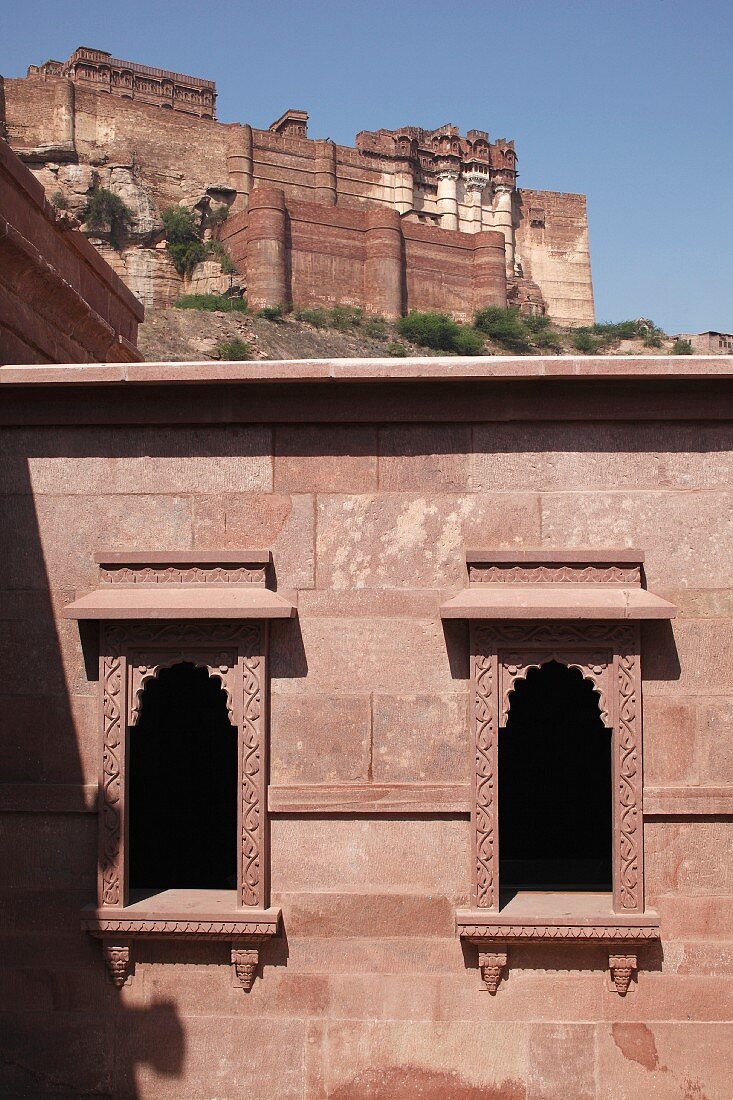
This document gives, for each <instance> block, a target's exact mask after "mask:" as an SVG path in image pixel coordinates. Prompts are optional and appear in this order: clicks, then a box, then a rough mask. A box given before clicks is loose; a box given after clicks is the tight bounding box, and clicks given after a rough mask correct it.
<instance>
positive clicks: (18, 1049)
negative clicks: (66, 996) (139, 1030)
mask: <svg viewBox="0 0 733 1100" xmlns="http://www.w3.org/2000/svg"><path fill="white" fill-rule="evenodd" d="M114 1030H115V1024H114V1018H113V1017H112V1015H111V1014H107V1015H103V1014H101V1013H99V1012H96V1013H95V1012H28V1013H15V1012H9V1011H5V1012H2V1013H0V1034H2V1037H3V1040H2V1046H3V1058H2V1061H1V1063H0V1093H2V1094H4V1095H5V1096H7V1097H18V1098H20V1097H34V1096H38V1095H39V1094H40V1095H44V1094H46V1095H52V1094H53V1093H54V1092H56V1094H57V1095H63V1093H60V1092H59V1090H60V1089H63V1090H64V1091H66V1093H67V1095H69V1094H71V1095H72V1096H83V1095H92V1096H93V1095H95V1094H96V1095H102V1096H103V1095H104V1094H105V1093H107V1094H109V1092H110V1091H111V1089H112V1082H113V1080H114V1069H115V1067H114V1063H115V1043H114ZM39 1052H42V1055H40V1053H39Z"/></svg>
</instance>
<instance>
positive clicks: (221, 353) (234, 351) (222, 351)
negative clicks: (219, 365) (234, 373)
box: [214, 340, 252, 362]
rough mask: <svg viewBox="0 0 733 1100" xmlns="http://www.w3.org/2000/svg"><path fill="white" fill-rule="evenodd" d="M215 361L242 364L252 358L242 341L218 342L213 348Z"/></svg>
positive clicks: (250, 350) (249, 349)
mask: <svg viewBox="0 0 733 1100" xmlns="http://www.w3.org/2000/svg"><path fill="white" fill-rule="evenodd" d="M214 354H215V355H216V357H217V359H227V360H232V361H234V362H242V361H243V360H246V359H251V358H252V349H251V348H250V346H249V344H247V343H245V341H244V340H220V341H219V343H218V344H217V345H216V347H215V348H214Z"/></svg>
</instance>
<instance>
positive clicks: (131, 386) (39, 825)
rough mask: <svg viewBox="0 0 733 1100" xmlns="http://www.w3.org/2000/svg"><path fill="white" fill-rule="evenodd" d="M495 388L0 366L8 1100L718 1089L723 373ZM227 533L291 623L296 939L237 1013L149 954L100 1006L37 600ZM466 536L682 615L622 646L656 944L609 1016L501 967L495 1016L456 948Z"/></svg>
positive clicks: (731, 882)
mask: <svg viewBox="0 0 733 1100" xmlns="http://www.w3.org/2000/svg"><path fill="white" fill-rule="evenodd" d="M494 363H495V365H494V366H493V367H492V366H488V367H486V372H489V373H486V376H485V377H483V378H481V377H473V378H471V379H470V380H469V381H462V380H461V379H460V378H458V377H457V376H456V374H455V364H454V363H449V362H446V361H443V360H439V359H427V360H425V361H423V362H422V364H420V365H419V367H416V366H415V365H414V364H412V363H411V362H410V361H401V362H400V363H397V364H396V363H395V362H394V361H392V362H391V363H389V362H382V363H376V364H374V363H372V364H369V363H365V362H362V363H359V364H344V363H338V362H334V363H326V364H320V365H318V364H315V365H314V364H312V363H310V364H303V363H300V364H299V363H284V364H279V365H278V364H272V365H265V366H263V365H260V364H197V365H193V366H191V367H185V366H182V365H180V364H176V365H170V364H169V365H163V366H161V365H158V366H156V365H154V364H140V365H139V366H135V365H131V366H129V367H127V368H125V370H124V373H123V372H122V371H121V370H120V369H119V368H109V369H108V371H107V373H106V374H102V375H100V374H99V373H98V371H99V368H94V371H95V372H97V373H91V372H90V371H89V370H88V369H85V368H70V369H66V370H63V369H62V368H58V369H57V372H56V374H54V373H53V368H50V371H51V373H48V374H47V375H45V376H44V377H45V381H44V384H38V383H34V382H33V381H32V378H29V376H28V372H26V373H25V374H24V373H23V371H18V370H10V369H6V373H5V374H4V375H3V373H2V372H0V384H1V385H2V392H3V400H2V402H0V418H1V420H2V425H3V435H2V441H1V446H2V452H1V453H2V461H1V462H0V506H1V507H2V522H0V544H1V545H0V556H1V557H2V560H3V562H4V563H5V568H4V571H3V578H2V587H3V591H2V596H1V599H2V603H1V606H2V615H3V619H4V641H3V647H2V650H0V659H1V662H2V663H1V664H0V677H1V679H0V696H1V697H0V708H1V712H2V725H3V735H2V740H1V742H0V748H1V749H2V783H0V810H1V811H2V813H1V816H0V822H1V823H2V828H1V829H0V845H1V846H2V847H1V849H0V867H2V868H3V871H2V876H3V880H2V884H1V886H0V903H1V904H0V909H1V910H2V913H3V918H2V923H1V926H0V942H1V944H2V950H0V987H1V988H2V1012H1V1013H0V1035H2V1042H1V1044H0V1046H1V1047H2V1052H3V1056H2V1059H0V1094H2V1095H5V1096H13V1097H14V1098H17V1100H21V1098H23V1097H31V1096H32V1097H34V1098H38V1097H39V1096H43V1095H49V1096H51V1095H59V1094H63V1093H64V1092H65V1093H66V1094H67V1095H75V1096H81V1095H94V1096H100V1097H101V1096H105V1097H106V1096H109V1097H111V1096H115V1097H117V1096H125V1097H138V1098H140V1100H143V1098H151V1100H152V1098H155V1100H167V1098H168V1097H170V1098H175V1100H201V1098H202V1097H209V1096H213V1095H216V1096H217V1097H220V1098H222V1100H235V1098H239V1097H241V1096H242V1095H247V1096H249V1097H252V1098H253V1100H256V1098H266V1100H271V1098H272V1097H275V1096H276V1097H278V1100H289V1098H291V1097H292V1098H293V1100H295V1098H298V1100H303V1098H304V1097H305V1098H306V1100H311V1098H319V1100H320V1098H324V1097H329V1098H331V1100H346V1098H347V1097H348V1100H373V1098H375V1097H377V1096H380V1097H381V1096H388V1097H392V1098H397V1100H402V1098H407V1097H415V1096H421V1097H425V1098H426V1100H438V1098H440V1100H458V1098H459V1097H460V1098H461V1100H466V1098H471V1097H476V1098H478V1097H487V1096H493V1097H502V1098H507V1100H508V1098H511V1100H530V1098H532V1100H536V1098H542V1100H553V1098H558V1097H562V1098H566V1097H573V1098H577V1100H581V1098H583V1100H610V1098H611V1097H614V1098H616V1097H620V1096H624V1097H658V1098H659V1100H673V1098H680V1100H682V1098H683V1097H687V1098H693V1097H695V1098H698V1097H705V1098H706V1100H727V1098H728V1097H729V1096H730V1092H731V1069H730V1058H729V1050H730V1044H731V1037H732V1036H733V936H732V932H731V930H732V929H733V879H732V877H731V874H732V870H733V861H732V860H731V821H732V819H733V754H732V753H731V745H732V744H733V742H732V740H731V715H732V714H733V682H732V679H731V666H730V661H729V660H728V656H729V653H730V649H731V645H732V644H733V619H732V618H731V579H730V569H729V562H730V550H731V547H730V530H729V526H727V525H726V522H725V521H726V518H727V517H728V516H729V514H730V503H731V502H730V483H731V459H732V453H731V452H732V450H733V448H732V447H731V433H730V422H729V419H727V418H728V417H729V414H730V408H729V400H730V371H731V368H732V367H733V363H731V361H725V360H721V359H720V358H717V359H715V360H714V361H712V362H711V361H706V360H687V361H685V362H684V363H682V364H680V363H673V364H670V363H669V362H668V361H664V362H660V364H659V366H658V367H655V368H654V370H653V371H652V370H651V368H650V366H649V362H648V361H643V362H639V363H635V362H634V361H630V360H619V359H613V360H604V359H602V358H598V359H594V360H593V362H592V363H590V362H589V361H587V360H582V359H578V360H575V361H570V362H568V363H567V364H566V363H558V362H557V361H549V360H548V361H543V360H528V359H524V360H515V361H510V362H508V363H506V364H502V363H500V362H499V361H498V360H497V361H494ZM491 370H493V371H494V372H495V373H494V374H493V375H492V374H491V373H490V371H491ZM550 370H552V371H553V373H554V377H548V376H547V375H548V373H549V371H550ZM319 371H320V374H319ZM451 371H453V373H451ZM416 374H420V375H422V377H417V378H416V377H415V375H416ZM380 375H381V376H382V377H381V378H380ZM390 375H391V376H390ZM339 376H341V377H342V380H341V381H339ZM268 377H269V379H270V381H269V382H268ZM4 378H6V379H7V381H8V383H9V384H3V379H4ZM359 379H361V380H359ZM253 543H256V544H260V545H265V546H270V547H272V550H273V555H274V568H275V573H276V577H277V586H278V592H281V593H286V594H289V595H291V597H292V599H294V600H295V602H297V607H298V618H297V620H292V621H284V622H279V623H273V625H272V633H271V675H272V679H271V692H272V694H271V708H270V711H271V714H270V729H271V767H270V784H271V796H272V797H273V798H274V797H275V796H277V798H278V799H279V801H278V802H275V803H274V804H275V805H277V806H279V809H278V810H277V812H274V813H273V814H272V821H271V827H272V838H271V839H272V855H271V862H272V889H273V898H274V899H275V900H276V901H277V902H278V903H279V904H281V905H282V907H283V914H284V927H285V931H286V942H285V943H284V944H283V945H282V946H281V948H280V949H279V950H278V951H274V952H273V953H271V954H270V955H268V956H267V958H266V961H265V964H264V966H263V970H262V974H261V976H260V977H258V979H257V981H256V983H255V985H254V988H253V989H252V991H251V993H249V994H245V993H243V991H242V990H241V989H240V988H235V987H234V986H233V984H232V979H231V975H230V967H229V960H228V953H227V952H226V951H224V950H223V949H222V948H221V947H219V946H217V945H216V944H213V945H212V944H206V943H204V944H200V943H191V942H188V943H187V942H185V941H178V942H167V943H157V942H155V941H150V942H148V943H146V944H141V946H140V948H139V951H138V956H137V962H136V969H135V973H134V975H133V977H132V979H131V981H130V982H129V984H128V985H125V986H124V987H123V988H122V990H120V991H119V992H118V991H116V990H115V988H114V987H113V986H112V985H111V984H110V983H109V981H108V980H106V978H105V975H104V968H103V964H102V960H101V954H100V948H99V944H98V943H97V942H95V941H93V940H92V939H91V938H89V937H87V936H85V935H84V934H82V933H81V931H80V928H79V910H80V906H81V905H82V904H84V903H86V902H88V901H90V900H91V899H92V898H93V896H94V889H95V875H96V867H97V850H96V832H97V821H96V812H95V804H96V803H95V799H96V792H97V782H98V768H99V759H98V752H99V722H100V716H99V701H98V690H99V684H98V682H97V680H96V678H95V677H96V675H97V672H96V666H95V664H94V661H93V660H91V661H90V662H88V663H87V664H85V661H84V652H85V651H84V648H83V645H82V643H83V642H84V638H80V634H79V631H78V629H77V626H76V624H75V623H73V622H70V621H69V620H66V619H62V618H61V617H60V609H61V607H62V606H63V605H65V604H67V603H69V602H70V601H71V600H72V599H73V598H74V597H75V596H78V595H80V594H82V593H83V592H85V591H87V590H89V589H90V588H93V587H94V586H95V585H96V584H97V566H96V565H95V562H94V560H93V554H94V552H95V551H97V550H102V549H105V550H108V549H111V548H117V549H124V550H129V551H135V550H136V551H141V552H142V551H150V550H151V549H155V550H160V549H161V548H163V549H167V548H170V549H176V548H178V549H181V550H190V548H192V547H194V548H196V549H200V550H212V549H217V548H229V549H236V548H241V547H243V546H248V545H252V544H253ZM465 545H474V546H477V545H478V546H484V547H487V548H490V547H505V548H507V547H510V548H514V549H517V548H520V549H521V548H522V547H535V546H543V547H568V548H572V547H579V546H582V547H587V546H591V547H599V548H601V547H603V548H605V547H608V546H609V545H614V546H641V547H642V548H644V549H645V551H646V562H645V570H646V577H647V582H648V585H649V587H650V589H653V590H654V591H656V592H658V593H660V594H661V595H663V596H665V597H667V598H669V599H670V600H672V601H674V602H675V603H676V604H677V606H678V608H679V615H678V618H677V619H675V620H674V621H673V622H672V623H671V625H670V624H667V623H650V624H645V625H644V627H643V653H642V657H643V665H642V671H643V714H644V751H645V773H644V787H645V801H644V835H645V846H646V872H645V874H646V886H647V895H648V904H649V905H651V906H653V907H654V908H655V909H657V910H658V912H659V914H660V916H661V922H662V943H661V950H660V951H658V952H653V951H652V952H651V953H650V954H649V955H648V956H647V957H645V959H644V961H643V963H641V965H640V972H639V975H638V982H634V983H633V984H632V987H631V989H630V991H629V993H628V994H627V995H626V997H624V998H622V997H619V996H618V994H617V993H616V992H615V991H614V990H613V989H612V988H611V987H610V986H609V984H608V976H607V973H606V971H605V965H606V964H605V961H604V958H603V957H602V954H603V953H602V952H601V951H599V950H596V949H594V948H583V949H580V948H578V949H575V948H574V947H572V946H568V945H566V944H563V945H560V946H558V947H555V948H553V947H552V946H551V945H547V944H544V945H531V946H530V945H528V946H527V947H526V948H524V949H522V948H517V949H516V951H517V953H518V955H519V956H520V957H521V961H519V962H517V964H516V965H512V967H511V969H510V973H509V975H508V977H507V978H506V979H505V981H503V983H502V987H501V989H500V990H499V992H498V993H497V995H496V996H495V997H492V996H491V995H490V994H489V993H487V992H486V991H485V990H482V989H481V983H480V981H479V978H478V975H477V970H476V959H475V956H471V955H470V953H466V954H465V955H464V953H463V952H462V950H461V945H460V943H459V941H458V939H457V937H456V930H455V917H454V912H455V907H456V905H458V904H465V902H466V899H467V894H468V890H469V883H470V870H469V865H470V859H469V849H470V836H469V816H468V804H467V802H460V801H459V803H458V804H450V805H448V806H446V803H445V801H444V796H445V791H446V789H450V790H451V791H453V792H455V790H456V787H457V785H458V786H460V785H461V784H463V785H465V784H467V782H468V776H469V768H470V763H471V762H470V759H469V732H468V707H469V681H468V664H467V658H466V654H467V644H468V642H467V634H466V630H465V626H464V625H463V624H460V623H456V624H450V623H447V624H445V626H443V625H442V624H441V622H440V619H439V617H438V606H439V603H440V602H441V599H443V598H445V596H446V595H450V594H452V593H453V592H455V591H456V590H457V589H459V588H461V587H462V585H463V584H464V583H465V563H464V560H463V552H464V546H465ZM314 785H315V786H314ZM398 797H399V799H401V801H397V802H395V801H394V800H395V799H396V798H398ZM410 800H413V801H414V802H416V804H417V805H419V807H420V809H419V810H418V811H415V810H414V809H411V808H410V805H409V803H410ZM365 806H366V807H367V809H368V812H367V813H364V812H360V809H361V810H363V809H364V807H365Z"/></svg>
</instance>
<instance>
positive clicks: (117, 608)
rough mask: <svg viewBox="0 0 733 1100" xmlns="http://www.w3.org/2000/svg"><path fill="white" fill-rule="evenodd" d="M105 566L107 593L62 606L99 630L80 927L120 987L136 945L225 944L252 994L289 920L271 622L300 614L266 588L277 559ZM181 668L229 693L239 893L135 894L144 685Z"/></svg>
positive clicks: (246, 556)
mask: <svg viewBox="0 0 733 1100" xmlns="http://www.w3.org/2000/svg"><path fill="white" fill-rule="evenodd" d="M100 557H101V562H100V564H101V572H102V581H103V583H102V585H101V586H100V588H99V589H97V590H96V591H95V592H92V593H90V594H88V595H86V596H83V597H81V598H80V599H79V600H77V601H76V602H75V603H73V604H71V605H69V606H68V607H67V608H65V614H66V615H67V617H74V618H80V619H96V620H99V621H100V636H99V654H100V656H99V670H100V673H99V674H100V687H101V692H100V696H101V698H100V726H101V754H100V789H99V860H98V888H97V904H96V906H91V907H89V908H88V909H86V910H85V911H84V913H83V917H82V927H83V928H84V929H86V930H87V931H88V932H90V933H91V934H92V935H94V936H97V937H99V938H101V939H102V943H103V950H104V955H105V959H106V961H107V965H108V968H109V970H110V974H111V976H112V980H113V981H114V983H115V984H116V985H118V986H121V985H122V984H124V982H125V981H126V980H127V978H128V977H129V975H130V973H131V967H132V955H131V946H132V941H133V940H134V939H135V938H136V937H148V938H149V937H157V936H170V937H175V938H178V939H187V938H199V937H204V938H209V939H219V940H221V939H223V940H227V941H229V942H230V944H231V951H232V966H233V972H234V977H235V981H236V982H237V984H239V985H241V986H242V987H243V988H244V989H249V988H251V985H252V982H253V980H254V976H255V972H256V969H257V966H258V951H259V948H260V946H261V945H262V944H263V943H264V942H265V941H266V940H267V939H268V938H271V937H273V936H275V935H277V934H278V931H279V924H280V910H279V909H276V908H271V907H270V906H269V881H268V877H269V858H268V829H267V812H266V805H267V798H266V792H267V786H266V784H267V730H266V725H265V719H266V714H267V705H266V704H267V687H268V680H267V644H268V620H269V619H270V618H284V617H290V616H291V615H293V614H294V608H293V607H292V605H291V604H289V603H288V602H287V601H286V600H284V599H283V598H282V597H281V596H278V595H277V594H276V593H274V592H271V591H269V590H268V589H267V588H266V579H267V571H268V569H269V552H267V551H256V552H255V551H250V552H245V551H242V552H239V553H236V554H235V553H231V552H229V553H226V554H203V555H202V554H199V555H195V554H186V555H181V554H176V555H101V556H100ZM182 666H189V667H190V666H194V669H200V670H205V671H206V672H207V673H208V675H209V677H211V678H212V679H213V680H215V681H216V682H217V683H219V684H220V686H221V692H222V693H223V695H224V702H223V705H224V707H225V709H226V718H228V721H229V723H230V728H231V727H234V731H235V734H234V735H235V737H236V756H237V762H236V768H237V777H236V800H237V809H236V825H235V829H236V883H234V882H233V883H232V886H231V888H230V889H191V888H185V887H184V888H171V889H164V890H161V891H159V892H157V893H155V892H151V891H150V890H143V891H138V892H135V891H134V890H131V889H130V860H129V850H128V846H129V829H130V821H129V792H130V774H129V759H130V757H129V754H130V739H131V733H132V731H134V730H135V729H136V727H137V726H138V724H139V723H140V721H141V711H142V712H144V709H145V704H144V702H143V705H142V708H141V699H142V700H144V697H145V692H146V685H150V684H151V683H152V682H153V681H154V680H156V678H158V677H160V675H161V673H163V674H164V675H165V670H176V669H179V670H180V669H181V667H182ZM225 724H226V720H225ZM180 812H181V813H182V814H183V813H185V812H186V808H185V807H184V806H181V807H180ZM173 835H175V830H174V831H173ZM151 885H152V884H151Z"/></svg>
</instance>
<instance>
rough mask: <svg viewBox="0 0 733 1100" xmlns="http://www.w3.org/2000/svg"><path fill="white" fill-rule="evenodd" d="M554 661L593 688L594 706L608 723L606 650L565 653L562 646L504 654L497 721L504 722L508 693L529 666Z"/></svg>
mask: <svg viewBox="0 0 733 1100" xmlns="http://www.w3.org/2000/svg"><path fill="white" fill-rule="evenodd" d="M551 661H555V663H556V664H558V665H563V666H564V667H565V668H568V669H573V670H575V671H576V672H579V673H580V675H581V677H582V678H583V680H584V681H586V682H587V683H590V685H591V686H592V688H593V691H594V693H595V694H596V695H597V697H598V710H599V712H600V716H601V722H602V723H603V725H604V726H606V727H609V726H610V725H611V721H610V715H609V710H608V701H607V699H608V685H607V679H608V667H609V658H608V655H607V654H606V653H592V654H588V655H582V656H581V655H576V654H568V653H567V651H563V650H562V649H558V650H543V652H542V653H541V654H537V655H531V656H530V655H527V654H522V655H521V656H520V655H519V654H507V655H506V656H505V657H504V658H503V660H502V688H501V702H500V710H499V724H500V725H501V726H505V725H506V723H507V719H508V717H509V707H510V706H511V700H510V698H509V697H510V695H512V694H513V693H514V690H515V688H516V685H517V682H518V681H520V680H526V679H527V674H528V672H530V670H531V669H541V668H542V667H543V665H547V664H550V662H551Z"/></svg>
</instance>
